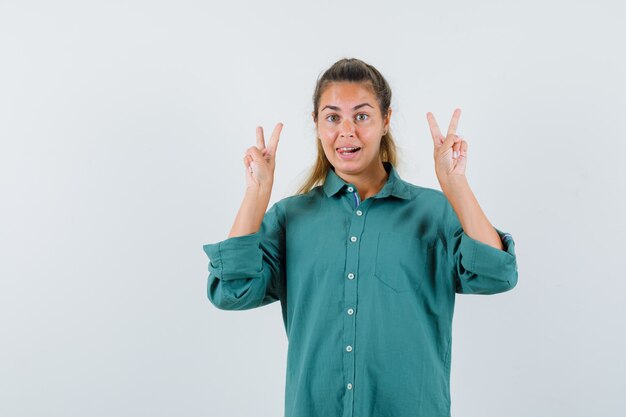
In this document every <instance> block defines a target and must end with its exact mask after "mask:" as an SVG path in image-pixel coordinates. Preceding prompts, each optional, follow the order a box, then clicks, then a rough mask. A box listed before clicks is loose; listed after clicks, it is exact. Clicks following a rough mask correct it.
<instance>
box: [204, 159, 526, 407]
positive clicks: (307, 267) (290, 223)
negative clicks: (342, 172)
mask: <svg viewBox="0 0 626 417" xmlns="http://www.w3.org/2000/svg"><path fill="white" fill-rule="evenodd" d="M384 166H385V169H386V170H387V172H388V173H389V178H388V180H387V182H386V183H385V185H384V186H383V188H382V189H381V190H380V191H379V192H378V194H376V195H375V196H372V197H370V198H367V199H366V200H364V201H359V197H358V193H357V189H356V187H355V186H354V184H351V183H346V182H345V181H344V180H342V179H341V178H340V177H339V176H337V174H336V173H335V172H334V171H333V170H332V169H331V170H330V171H329V172H328V174H327V176H326V180H325V183H324V185H323V186H317V187H315V188H314V189H312V190H311V191H310V192H308V193H306V194H300V195H294V196H290V197H287V198H284V199H282V200H280V201H278V202H277V203H275V204H273V205H272V206H271V208H270V209H269V210H268V211H267V213H266V214H265V217H264V219H263V223H262V225H261V227H260V229H259V231H258V232H256V233H252V234H248V235H244V236H237V237H231V238H228V239H226V240H223V241H220V242H217V243H213V244H207V245H204V247H203V248H204V251H205V253H206V254H207V256H208V258H209V277H208V287H207V292H208V298H209V300H210V301H211V303H212V304H213V305H215V306H216V307H218V308H220V309H225V310H245V309H251V308H255V307H260V306H264V305H267V304H269V303H272V302H274V301H280V303H281V306H282V316H283V321H284V325H285V330H286V333H287V338H288V341H289V343H288V346H289V347H288V352H287V373H286V384H285V403H284V404H285V416H287V417H348V416H350V417H353V416H356V417H382V416H392V417H409V416H410V417H420V416H421V417H443V416H450V363H451V355H450V352H451V349H450V348H451V341H452V316H453V312H454V300H455V294H456V293H462V294H495V293H500V292H504V291H507V290H510V289H512V288H513V287H515V285H516V283H517V263H516V256H515V252H514V241H513V238H512V237H511V235H510V234H508V233H504V232H502V231H500V230H498V229H496V231H497V232H498V234H499V235H500V238H501V239H502V243H503V245H504V248H505V249H504V250H499V249H496V248H494V247H492V246H489V245H487V244H484V243H482V242H480V241H477V240H475V239H472V238H471V237H469V236H468V235H466V234H465V232H464V231H463V228H462V227H461V224H460V222H459V219H458V217H457V215H456V213H455V212H454V210H453V208H452V206H451V205H450V203H449V202H448V200H447V198H446V197H445V195H444V194H443V193H442V192H441V191H439V190H435V189H431V188H425V187H420V186H417V185H414V184H410V183H408V182H406V181H403V180H402V179H401V178H400V177H399V175H398V173H397V171H396V169H395V168H394V167H393V166H392V165H391V164H390V163H388V162H385V163H384ZM485 399H487V398H485Z"/></svg>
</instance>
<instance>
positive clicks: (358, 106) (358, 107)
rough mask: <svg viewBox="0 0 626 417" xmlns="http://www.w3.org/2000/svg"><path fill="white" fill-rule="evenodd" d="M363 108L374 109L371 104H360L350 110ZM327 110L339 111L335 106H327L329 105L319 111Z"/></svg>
mask: <svg viewBox="0 0 626 417" xmlns="http://www.w3.org/2000/svg"><path fill="white" fill-rule="evenodd" d="M363 106H370V107H371V108H374V107H373V106H372V105H371V104H369V103H361V104H359V105H357V106H354V107H353V108H352V110H357V109H360V108H361V107H363ZM327 108H328V109H331V110H336V111H339V110H341V109H340V108H339V107H337V106H331V105H330V104H329V105H327V106H324V108H323V109H322V110H321V111H324V110H326V109H327Z"/></svg>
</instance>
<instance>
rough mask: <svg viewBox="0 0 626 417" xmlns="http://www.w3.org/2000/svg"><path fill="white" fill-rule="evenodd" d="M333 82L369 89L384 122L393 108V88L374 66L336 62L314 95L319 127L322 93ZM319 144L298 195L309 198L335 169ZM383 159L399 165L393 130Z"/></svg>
mask: <svg viewBox="0 0 626 417" xmlns="http://www.w3.org/2000/svg"><path fill="white" fill-rule="evenodd" d="M333 82H356V83H363V84H365V85H367V87H368V88H370V89H371V90H372V92H373V93H374V95H375V96H376V99H377V101H378V105H379V106H380V111H381V115H382V116H383V118H384V117H385V115H386V114H387V112H388V111H389V107H390V105H391V88H390V87H389V84H388V83H387V80H385V78H384V77H383V76H382V74H381V73H380V72H379V71H378V70H377V69H376V68H374V67H373V66H372V65H370V64H367V63H365V62H363V61H361V60H360V59H357V58H343V59H340V60H339V61H337V62H335V63H334V64H333V65H332V66H331V67H330V68H328V69H327V70H326V71H325V72H324V73H323V74H322V76H321V77H319V78H318V80H317V83H316V85H315V92H314V93H313V109H314V110H313V120H314V122H315V123H317V117H318V109H319V105H320V98H321V97H322V93H323V92H324V90H325V89H326V88H327V87H328V85H329V84H330V83H333ZM316 142H317V158H316V160H315V163H314V164H313V166H312V167H311V168H310V170H309V174H308V176H307V178H306V180H304V182H303V183H302V185H301V186H300V187H299V188H298V190H297V191H296V194H306V193H308V192H309V191H311V190H312V189H313V188H314V187H316V186H317V185H320V184H323V182H324V180H325V179H326V175H327V174H328V170H329V169H332V165H331V164H330V161H328V158H326V154H325V153H324V148H323V147H322V142H321V141H320V140H317V139H316ZM379 156H380V159H381V161H382V162H385V161H388V162H390V163H391V165H393V166H395V165H396V163H397V147H396V143H395V141H394V139H393V136H392V134H391V133H390V131H389V129H388V130H387V133H385V134H384V135H383V137H382V138H381V141H380V152H379Z"/></svg>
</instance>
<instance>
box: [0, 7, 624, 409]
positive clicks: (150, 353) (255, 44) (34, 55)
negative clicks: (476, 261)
mask: <svg viewBox="0 0 626 417" xmlns="http://www.w3.org/2000/svg"><path fill="white" fill-rule="evenodd" d="M622 18H623V6H619V2H617V1H615V2H608V1H603V0H600V1H595V2H589V3H588V4H576V3H573V2H566V1H540V2H539V1H525V2H511V1H505V2H503V1H473V2H447V1H446V2H417V3H412V4H411V3H409V2H400V1H398V2H384V3H383V2H371V1H359V2H351V1H337V0H334V1H328V0H323V1H317V2H306V3H305V2H277V1H265V2H255V1H249V2H241V1H233V2H200V1H185V0H183V1H176V2H174V1H170V2H164V1H141V2H139V1H124V2H122V1H106V2H104V1H101V2H79V1H75V2H69V1H56V2H44V1H17V0H12V1H11V0H9V1H7V0H5V1H2V2H1V3H0V60H1V65H0V140H1V142H0V258H1V261H0V415H2V416H3V417H23V416H63V417H74V416H76V417H78V416H92V417H96V416H148V415H149V416H152V417H157V416H172V415H179V416H229V417H236V416H250V415H255V416H280V415H282V413H283V400H284V383H285V382H284V377H285V365H286V364H285V361H286V352H287V340H286V336H285V332H284V328H283V323H282V317H281V312H280V304H279V303H274V304H272V305H269V306H266V307H262V308H258V309H254V310H248V311H240V312H230V311H221V310H218V309H217V308H215V307H214V306H213V305H211V304H210V302H209V301H208V299H207V296H206V280H207V276H208V271H207V266H208V259H207V257H206V255H205V254H204V252H203V250H202V245H203V244H205V243H212V242H217V241H220V240H223V239H225V238H226V236H227V234H228V232H229V230H230V227H231V225H232V223H233V220H234V218H235V215H236V212H237V209H238V208H239V204H240V202H241V199H242V197H243V194H244V188H245V172H244V166H243V162H242V157H243V153H244V151H245V149H246V148H247V147H249V146H252V145H254V144H255V127H256V126H257V125H262V126H263V127H264V130H265V132H266V136H267V137H269V135H270V133H271V131H272V129H273V127H274V125H275V124H276V123H277V122H283V123H284V128H283V131H282V135H281V141H280V144H279V148H278V154H277V168H276V180H275V186H274V190H273V195H272V201H271V202H270V204H273V203H274V202H275V201H278V200H279V199H281V198H284V197H286V196H288V195H291V194H293V193H294V192H295V190H296V187H297V186H298V185H299V184H300V182H301V181H302V180H303V179H304V175H305V173H306V170H307V169H308V168H309V167H310V166H311V164H312V163H313V160H314V155H315V131H314V125H313V122H312V119H311V115H310V114H311V111H312V100H311V98H312V94H313V88H314V86H315V81H316V79H317V77H318V76H319V75H320V74H321V72H322V71H324V70H325V69H326V68H328V67H329V66H330V65H331V64H332V63H333V62H335V61H336V60H338V59H340V58H343V57H357V58H361V59H363V60H365V61H366V62H369V63H371V64H373V65H374V66H376V67H377V68H378V69H379V70H380V71H381V72H382V73H383V75H385V76H386V77H387V79H388V81H389V83H390V84H391V87H392V89H393V94H394V95H393V99H392V109H393V110H394V113H393V115H392V121H391V128H392V132H393V133H394V135H395V137H396V140H397V141H398V145H399V147H400V152H401V164H400V165H399V172H400V175H401V176H402V177H403V178H404V179H405V180H407V181H409V182H412V183H414V184H417V185H421V186H426V187H432V188H438V187H439V185H438V183H437V179H436V176H435V172H434V162H433V157H432V146H433V144H432V139H431V137H430V133H429V130H428V124H427V120H426V112H428V111H432V112H433V113H434V114H435V116H436V117H437V120H438V121H439V125H440V126H441V127H442V129H445V128H447V125H448V122H449V120H450V117H451V115H452V112H453V110H454V108H456V107H460V108H462V110H463V113H462V115H461V119H460V123H459V128H458V132H459V134H461V135H463V136H464V137H465V139H466V140H467V141H468V144H469V149H468V167H467V173H466V174H467V177H468V179H469V183H470V185H471V187H472V189H473V191H474V193H475V195H476V197H477V199H478V201H479V203H480V205H481V207H482V209H483V211H484V212H485V214H486V215H487V217H488V218H489V220H490V221H491V222H492V224H493V225H494V226H496V227H498V228H500V229H501V230H504V231H506V232H509V233H511V234H512V236H513V238H514V239H515V242H516V253H517V257H518V268H519V283H518V285H517V287H516V288H515V289H514V290H512V291H510V292H507V293H503V294H498V295H493V296H461V295H460V296H458V297H457V304H456V309H455V316H454V327H453V350H452V376H451V385H452V392H451V395H452V415H453V416H455V417H479V416H480V417H502V416H506V417H528V416H533V417H554V416H563V417H588V416H607V417H608V416H610V417H618V416H623V415H625V413H626V406H624V405H623V394H624V392H626V378H625V377H624V376H625V375H626V364H625V361H624V356H623V353H622V352H624V351H625V350H626V342H625V336H624V328H626V326H625V324H626V323H625V321H626V320H625V318H626V309H625V307H624V295H625V294H626V280H625V279H624V278H625V276H624V275H625V274H624V272H623V269H622V268H623V249H624V242H623V239H624V236H626V235H625V232H626V230H625V229H626V228H625V223H626V222H625V221H624V212H625V208H626V207H625V199H624V190H625V188H624V178H625V175H624V153H625V152H624V151H625V150H626V146H625V144H624V142H625V139H626V137H625V134H624V126H623V125H624V112H625V110H626V106H625V103H626V98H625V97H626V95H625V93H626V88H625V84H626V83H625V81H624V74H625V73H626V68H625V66H626V65H625V58H624V53H623V39H626V30H625V29H624V24H623V19H622Z"/></svg>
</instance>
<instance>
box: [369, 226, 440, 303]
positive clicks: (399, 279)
mask: <svg viewBox="0 0 626 417" xmlns="http://www.w3.org/2000/svg"><path fill="white" fill-rule="evenodd" d="M429 250H430V247H429V246H428V245H427V244H426V243H425V242H422V241H420V240H419V239H418V238H416V237H414V236H411V235H408V234H402V233H394V232H380V233H379V234H378V241H377V248H376V263H375V267H374V275H375V276H376V278H377V279H378V280H379V281H381V282H382V283H383V284H385V285H386V286H387V287H389V288H391V289H392V290H394V291H396V292H399V293H401V292H407V291H415V290H417V289H419V287H420V285H421V284H422V282H423V281H424V280H425V279H426V277H425V276H424V275H425V274H426V273H427V268H426V265H427V263H428V254H429Z"/></svg>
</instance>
